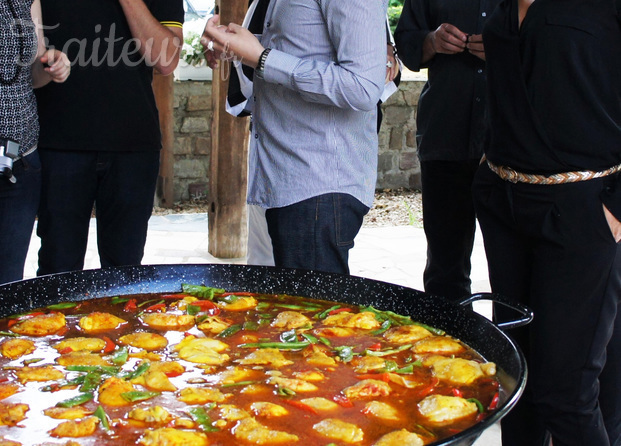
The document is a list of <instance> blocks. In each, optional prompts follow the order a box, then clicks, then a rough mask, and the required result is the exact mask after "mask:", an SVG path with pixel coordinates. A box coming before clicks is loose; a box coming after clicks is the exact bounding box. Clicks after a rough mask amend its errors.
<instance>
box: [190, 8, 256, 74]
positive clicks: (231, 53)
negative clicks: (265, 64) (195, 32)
mask: <svg viewBox="0 0 621 446" xmlns="http://www.w3.org/2000/svg"><path fill="white" fill-rule="evenodd" d="M219 22H220V16H219V15H214V16H213V17H211V18H210V19H209V20H207V24H206V25H205V30H204V31H203V35H202V37H201V44H202V45H203V50H204V52H205V59H206V60H207V65H209V66H210V67H211V68H212V69H213V68H216V67H217V66H218V61H219V60H239V61H240V62H241V63H243V64H244V65H248V66H249V67H252V68H256V67H257V64H258V63H259V58H260V57H261V53H262V52H263V50H264V49H265V48H263V45H261V43H260V42H259V40H258V39H257V38H256V37H255V36H254V34H252V33H251V32H250V31H248V30H247V29H246V28H244V27H242V26H240V25H237V24H235V23H231V24H229V26H225V25H220V24H219Z"/></svg>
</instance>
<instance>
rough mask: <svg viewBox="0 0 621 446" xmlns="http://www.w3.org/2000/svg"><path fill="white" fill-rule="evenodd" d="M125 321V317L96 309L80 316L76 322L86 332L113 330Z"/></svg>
mask: <svg viewBox="0 0 621 446" xmlns="http://www.w3.org/2000/svg"><path fill="white" fill-rule="evenodd" d="M126 323H127V321H126V320H125V319H121V318H120V317H116V316H115V315H113V314H110V313H100V312H97V311H96V312H94V313H91V314H89V315H88V316H84V317H82V318H81V319H80V322H79V323H78V324H79V325H80V328H81V329H82V330H84V331H85V332H86V333H101V332H103V331H110V330H115V329H117V328H119V327H120V326H121V325H123V324H126Z"/></svg>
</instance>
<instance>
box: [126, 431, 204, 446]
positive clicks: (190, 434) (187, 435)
mask: <svg viewBox="0 0 621 446" xmlns="http://www.w3.org/2000/svg"><path fill="white" fill-rule="evenodd" d="M138 444H142V445H145V446H207V445H208V444H209V442H208V441H207V435H205V434H203V433H202V432H195V431H184V430H180V429H174V428H172V427H163V428H160V429H147V430H146V431H145V433H144V435H143V436H142V437H141V438H140V440H138Z"/></svg>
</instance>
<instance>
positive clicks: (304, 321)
mask: <svg viewBox="0 0 621 446" xmlns="http://www.w3.org/2000/svg"><path fill="white" fill-rule="evenodd" d="M270 325H271V326H272V327H275V328H284V329H285V330H291V329H294V328H301V327H308V326H312V325H313V323H312V321H311V320H310V319H309V318H308V317H306V316H304V315H303V314H302V313H300V312H299V311H282V312H280V313H278V315H277V316H276V318H275V319H274V320H273V321H272V323H271V324H270Z"/></svg>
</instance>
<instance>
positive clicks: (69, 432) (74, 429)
mask: <svg viewBox="0 0 621 446" xmlns="http://www.w3.org/2000/svg"><path fill="white" fill-rule="evenodd" d="M98 424H99V418H97V417H87V418H84V419H83V420H69V421H65V422H62V423H60V424H59V425H58V426H56V427H55V428H54V429H52V430H51V431H50V435H51V436H52V437H62V438H65V437H71V438H79V437H88V436H89V435H93V434H94V433H95V429H97V425H98Z"/></svg>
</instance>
